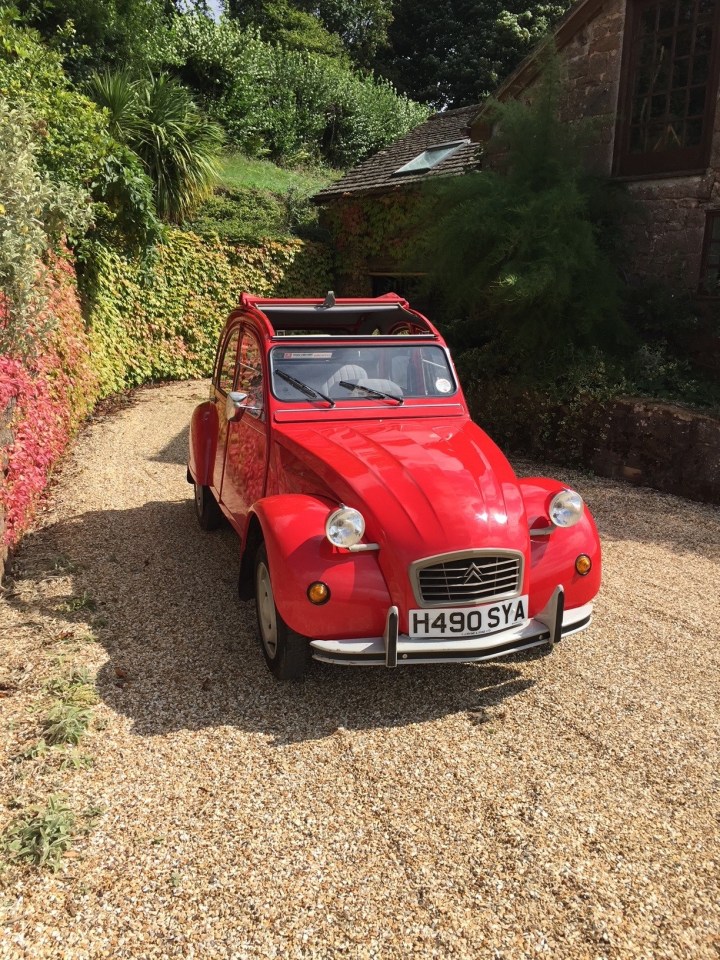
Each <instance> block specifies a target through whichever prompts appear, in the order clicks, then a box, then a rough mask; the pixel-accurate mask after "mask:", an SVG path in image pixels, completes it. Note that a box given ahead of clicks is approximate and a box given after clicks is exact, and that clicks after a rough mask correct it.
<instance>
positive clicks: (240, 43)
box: [156, 15, 428, 166]
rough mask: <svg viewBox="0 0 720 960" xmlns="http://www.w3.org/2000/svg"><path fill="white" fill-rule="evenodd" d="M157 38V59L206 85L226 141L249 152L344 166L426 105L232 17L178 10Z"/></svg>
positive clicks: (422, 113) (192, 82)
mask: <svg viewBox="0 0 720 960" xmlns="http://www.w3.org/2000/svg"><path fill="white" fill-rule="evenodd" d="M158 47H159V49H158V51H157V54H156V56H157V57H158V59H160V60H161V61H163V62H165V63H167V65H168V66H170V67H174V68H175V69H176V70H177V71H178V72H179V74H180V76H181V78H182V79H183V81H184V82H185V83H187V84H188V85H189V86H191V87H192V88H193V89H195V90H197V91H198V92H199V93H200V94H201V96H202V97H203V100H204V104H205V106H206V108H207V109H208V111H209V112H210V113H211V114H212V115H213V116H214V117H215V119H216V120H218V122H219V123H221V124H222V126H223V127H224V129H225V131H226V134H227V136H228V140H229V141H230V143H231V144H232V145H234V146H236V147H239V148H240V149H241V150H243V151H244V152H245V153H247V154H249V155H250V156H258V155H260V154H261V153H264V152H267V153H269V154H270V155H271V156H272V157H273V158H276V159H279V160H282V161H283V162H286V163H287V162H301V161H308V160H317V159H320V158H323V159H325V160H326V161H328V162H329V163H332V164H336V165H338V166H347V165H350V164H353V163H356V162H358V161H359V160H361V159H363V158H364V157H366V156H368V155H369V154H370V153H373V152H374V151H375V150H378V149H379V148H380V147H382V146H385V144H387V143H390V142H391V141H393V140H395V139H397V137H399V136H401V135H402V134H403V133H406V132H407V131H408V130H409V129H411V128H412V127H413V126H415V125H416V124H418V123H420V122H422V121H423V120H424V119H425V118H426V117H427V115H428V111H427V109H426V108H425V107H421V106H419V105H418V104H416V103H413V102H412V101H411V100H408V99H407V98H406V97H402V96H399V95H398V94H397V93H396V92H395V90H394V88H393V87H392V86H391V84H389V83H387V82H385V81H375V80H374V79H373V78H372V77H368V76H362V75H360V74H357V73H355V72H353V70H352V69H351V68H350V67H349V66H348V64H347V63H346V62H345V61H343V60H338V59H335V58H331V57H328V56H322V55H319V54H313V53H305V52H301V51H298V50H289V49H284V48H283V47H280V46H277V45H275V44H272V43H267V42H265V41H263V40H261V39H260V36H259V34H258V33H257V32H256V31H255V30H253V29H252V28H247V29H244V28H242V27H241V26H239V25H238V24H237V23H236V22H234V21H232V20H222V21H221V22H220V23H215V22H214V21H212V20H210V19H209V18H208V17H204V16H190V15H186V16H182V17H177V18H176V19H175V21H174V24H173V28H172V30H171V33H170V38H169V41H168V42H165V41H163V40H160V41H159V44H158Z"/></svg>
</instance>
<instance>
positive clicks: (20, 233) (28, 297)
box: [0, 99, 90, 354]
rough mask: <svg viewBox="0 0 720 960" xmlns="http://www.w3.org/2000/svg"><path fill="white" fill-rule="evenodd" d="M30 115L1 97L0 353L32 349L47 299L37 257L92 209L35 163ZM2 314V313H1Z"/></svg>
mask: <svg viewBox="0 0 720 960" xmlns="http://www.w3.org/2000/svg"><path fill="white" fill-rule="evenodd" d="M33 122H34V121H33V117H32V115H31V114H30V113H29V112H28V110H27V108H26V106H25V105H24V104H23V103H22V101H21V102H20V105H19V106H18V107H16V108H14V109H13V108H11V107H9V106H8V104H7V102H6V101H4V100H1V99H0V198H1V202H0V294H1V300H2V305H3V306H2V308H1V309H0V321H1V322H0V352H3V353H7V354H22V353H24V352H26V351H27V349H29V348H30V346H31V344H30V337H29V330H30V326H31V324H32V322H33V321H34V320H36V319H37V317H38V315H39V313H40V310H41V309H42V307H43V305H44V303H45V299H46V298H45V295H44V294H45V291H44V288H43V286H42V285H41V284H40V283H38V269H39V258H40V257H41V255H42V254H43V253H44V252H45V250H46V249H47V247H48V245H49V244H50V243H52V242H55V241H57V240H58V239H59V237H60V236H61V235H62V234H64V233H74V232H80V233H82V232H83V231H84V230H85V228H86V227H87V225H88V223H89V218H90V207H89V204H88V203H87V202H85V201H84V199H83V197H82V194H81V193H80V192H79V191H78V189H77V188H74V187H71V186H69V185H68V184H65V183H63V182H60V183H53V182H52V181H51V180H50V178H49V177H48V175H47V174H45V173H43V172H42V171H41V170H40V169H39V166H38V161H37V147H36V143H35V137H34V135H33ZM3 315H4V316H3Z"/></svg>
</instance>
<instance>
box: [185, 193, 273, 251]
mask: <svg viewBox="0 0 720 960" xmlns="http://www.w3.org/2000/svg"><path fill="white" fill-rule="evenodd" d="M187 226H188V228H189V229H190V230H192V231H193V232H194V233H197V234H198V235H199V236H201V237H204V238H208V239H213V238H219V239H221V240H223V241H224V242H226V243H242V242H247V241H251V242H252V241H257V240H260V239H262V238H263V237H276V238H278V237H287V235H288V233H289V225H288V212H287V206H286V204H285V203H283V201H282V199H281V198H280V197H277V196H275V195H274V194H272V193H267V192H265V191H261V190H242V189H241V190H218V191H216V193H215V195H214V196H213V197H211V198H210V199H209V200H207V201H206V202H205V203H204V204H203V205H202V206H201V207H200V209H199V210H198V211H197V214H196V215H195V216H194V217H193V218H192V219H191V220H189V221H188V224H187Z"/></svg>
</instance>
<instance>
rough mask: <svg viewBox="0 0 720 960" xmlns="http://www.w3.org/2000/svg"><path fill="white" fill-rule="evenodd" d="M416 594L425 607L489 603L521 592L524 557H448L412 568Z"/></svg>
mask: <svg viewBox="0 0 720 960" xmlns="http://www.w3.org/2000/svg"><path fill="white" fill-rule="evenodd" d="M413 573H414V576H415V585H416V590H415V592H416V594H417V597H418V600H419V601H420V602H421V603H423V604H424V605H425V606H443V605H445V604H463V603H489V602H491V601H492V600H501V599H503V598H504V597H511V596H514V595H515V594H517V593H519V592H520V588H521V586H522V558H521V556H520V555H519V554H517V553H482V552H477V553H462V554H448V555H446V556H445V557H443V558H442V560H440V562H438V558H437V557H433V558H432V559H431V560H429V561H427V563H423V561H420V562H419V563H416V564H414V565H413Z"/></svg>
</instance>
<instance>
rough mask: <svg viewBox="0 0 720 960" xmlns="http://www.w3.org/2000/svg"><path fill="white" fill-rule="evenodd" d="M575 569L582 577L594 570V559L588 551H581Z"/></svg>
mask: <svg viewBox="0 0 720 960" xmlns="http://www.w3.org/2000/svg"><path fill="white" fill-rule="evenodd" d="M575 569H576V570H577V572H578V573H579V574H580V576H581V577H586V576H587V575H588V574H589V573H590V571H591V570H592V560H591V559H590V557H589V556H588V555H587V554H586V553H581V554H580V556H579V557H578V558H577V560H576V561H575Z"/></svg>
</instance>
